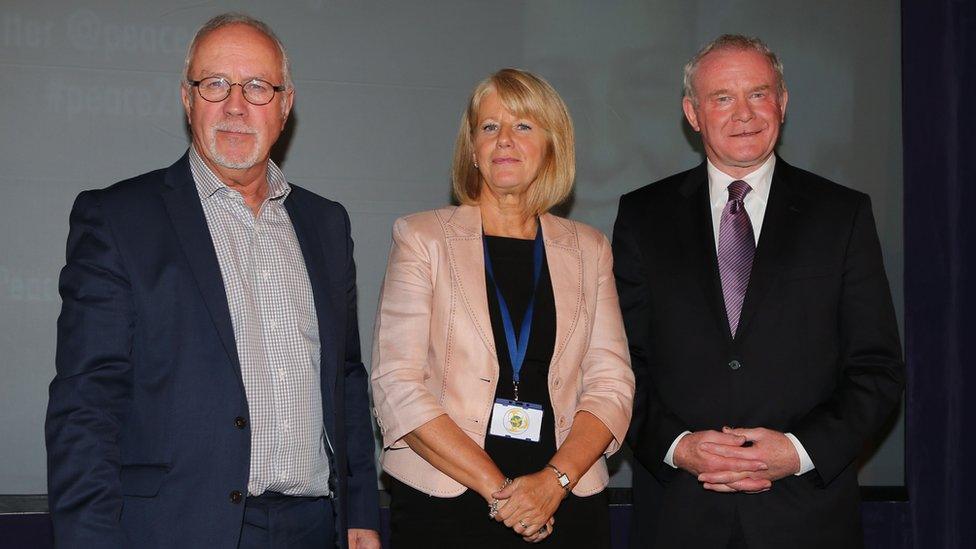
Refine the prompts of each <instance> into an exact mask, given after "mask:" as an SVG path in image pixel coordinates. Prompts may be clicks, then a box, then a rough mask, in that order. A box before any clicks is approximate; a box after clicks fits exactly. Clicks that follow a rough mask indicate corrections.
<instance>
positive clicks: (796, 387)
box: [613, 159, 904, 548]
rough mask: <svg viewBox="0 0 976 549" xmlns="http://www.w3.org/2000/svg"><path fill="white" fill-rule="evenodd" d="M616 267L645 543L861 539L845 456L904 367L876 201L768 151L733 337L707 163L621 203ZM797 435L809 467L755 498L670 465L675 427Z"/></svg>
mask: <svg viewBox="0 0 976 549" xmlns="http://www.w3.org/2000/svg"><path fill="white" fill-rule="evenodd" d="M613 248H614V261H615V268H614V270H615V275H616V277H617V288H618V291H619V293H620V302H621V307H622V309H623V314H624V322H625V325H626V328H627V336H628V340H629V343H630V351H631V358H632V361H633V365H634V371H635V374H636V378H637V395H636V398H635V410H634V419H633V422H632V424H631V430H630V433H629V435H628V440H629V442H630V443H631V446H632V448H633V450H634V454H635V455H636V457H637V459H638V461H639V462H640V463H641V464H642V465H643V466H644V467H646V468H647V469H648V470H649V471H650V472H651V474H652V475H653V478H647V479H646V480H647V481H648V482H646V483H645V485H644V486H639V487H638V489H640V490H643V491H644V492H642V493H640V494H636V493H635V500H637V501H638V502H639V503H644V504H645V505H643V508H641V507H638V508H636V509H635V516H641V517H645V519H646V520H645V523H646V524H648V525H650V526H651V528H650V530H651V532H650V539H648V540H645V543H647V544H648V546H649V545H650V541H651V539H653V540H655V541H656V542H657V544H656V545H655V546H657V547H724V546H725V543H726V542H727V540H728V538H729V535H730V532H731V528H732V524H733V520H734V518H735V517H736V515H737V516H738V520H739V522H740V524H741V525H742V529H743V533H744V534H745V537H746V539H747V541H748V543H749V547H756V548H762V547H786V546H789V547H848V546H858V545H860V544H861V531H860V522H859V509H858V502H859V498H858V484H857V470H856V467H855V464H854V460H855V458H856V457H857V456H858V454H859V453H861V451H862V449H863V448H864V446H865V444H866V443H867V442H868V441H869V440H870V439H871V438H872V436H874V435H876V434H877V433H878V431H879V430H880V429H881V427H882V425H883V424H884V422H885V421H886V419H887V418H888V417H889V414H890V413H891V412H892V410H893V409H894V408H895V405H896V404H897V403H898V401H899V398H900V395H901V392H902V388H903V383H904V381H903V364H902V360H901V345H900V343H899V339H898V328H897V325H896V322H895V316H894V311H893V307H892V303H891V294H890V291H889V289H888V281H887V279H886V277H885V273H884V266H883V264H882V258H881V249H880V245H879V243H878V237H877V232H876V229H875V224H874V219H873V217H872V214H871V206H870V200H869V199H868V197H867V195H864V194H862V193H859V192H856V191H853V190H850V189H847V188H844V187H841V186H839V185H836V184H834V183H831V182H830V181H827V180H825V179H823V178H821V177H818V176H816V175H813V174H811V173H809V172H806V171H803V170H800V169H798V168H794V167H792V166H790V165H788V164H787V163H786V162H784V161H783V160H781V159H777V162H776V168H775V170H774V173H773V181H772V186H771V188H770V195H769V200H768V203H767V206H766V213H765V218H764V221H763V226H762V231H761V233H760V240H759V245H758V247H757V249H756V256H755V260H754V263H753V270H752V276H751V279H750V282H749V288H748V290H747V293H746V297H745V302H744V304H743V309H742V316H741V320H740V323H739V329H738V333H737V335H736V337H735V338H734V339H733V338H732V336H731V334H730V330H729V327H728V321H727V320H726V313H725V305H724V301H723V299H722V289H721V283H720V281H719V276H718V262H717V259H716V252H715V240H714V234H713V232H712V222H711V214H710V206H709V200H708V176H707V173H706V167H705V164H704V163H703V164H702V165H700V166H698V167H697V168H695V169H692V170H689V171H687V172H684V173H680V174H677V175H674V176H672V177H669V178H667V179H664V180H662V181H659V182H657V183H653V184H651V185H648V186H646V187H643V188H641V189H638V190H636V191H634V192H632V193H629V194H627V195H625V196H624V197H623V198H622V199H621V200H620V210H619V212H618V216H617V221H616V225H615V227H614V237H613ZM723 425H731V426H738V427H767V428H770V429H775V430H778V431H783V432H792V433H793V434H795V435H796V436H797V438H798V439H799V440H800V442H801V443H802V444H803V446H804V448H805V449H806V450H807V452H808V453H809V454H810V457H811V459H812V460H813V463H814V465H815V467H816V469H815V470H814V471H811V472H810V473H807V474H806V475H803V476H802V477H796V476H790V477H787V478H784V479H782V480H779V481H777V482H775V483H774V485H773V487H772V489H771V490H770V491H768V492H765V493H761V494H720V493H714V492H710V491H706V490H704V489H703V488H702V487H701V484H700V483H699V482H698V481H697V479H695V477H694V476H692V475H691V474H689V473H687V472H685V471H683V470H676V469H673V468H671V467H670V466H668V465H667V464H665V463H664V461H663V458H664V455H665V453H666V452H667V450H668V447H669V446H670V445H671V443H672V442H673V441H674V439H675V437H677V436H678V435H679V434H680V433H681V432H682V431H684V430H689V431H698V430H703V429H716V430H720V429H721V428H722V426H723Z"/></svg>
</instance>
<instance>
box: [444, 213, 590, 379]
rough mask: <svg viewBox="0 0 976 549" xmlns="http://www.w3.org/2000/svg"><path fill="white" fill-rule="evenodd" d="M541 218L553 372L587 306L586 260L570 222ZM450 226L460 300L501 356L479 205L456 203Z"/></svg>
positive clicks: (487, 344) (449, 239)
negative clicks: (551, 307) (552, 321)
mask: <svg viewBox="0 0 976 549" xmlns="http://www.w3.org/2000/svg"><path fill="white" fill-rule="evenodd" d="M540 222H541V224H542V235H543V237H544V240H545V246H546V261H547V262H548V264H549V277H550V278H551V279H552V290H553V298H554V300H555V303H556V348H555V349H554V351H553V355H552V362H551V363H550V375H551V374H552V373H554V369H555V365H556V364H557V363H558V361H559V358H560V356H561V355H562V353H563V351H564V350H565V349H566V345H567V344H568V343H569V339H570V337H571V336H572V335H573V331H574V330H575V329H576V325H577V323H578V322H579V317H580V311H581V310H582V306H583V262H582V259H581V257H580V249H579V240H578V239H577V235H576V231H575V230H574V228H573V225H572V223H571V222H570V221H568V220H565V219H560V218H558V217H556V216H553V215H550V214H544V215H543V216H542V217H541V218H540ZM446 226H447V229H448V232H447V249H448V254H449V256H450V261H451V274H452V275H453V276H454V280H456V281H457V285H458V291H459V293H460V297H461V302H462V303H463V304H464V309H465V311H467V313H468V315H469V316H470V317H471V320H472V322H473V323H474V325H475V327H476V328H477V329H478V334H479V335H480V336H481V339H482V341H484V343H485V347H487V348H488V350H489V351H490V352H491V354H492V356H493V357H495V358H496V360H497V354H496V350H495V339H494V335H493V332H492V329H491V317H490V316H489V314H488V296H487V291H488V290H487V285H486V283H485V258H484V249H483V248H482V243H481V211H480V210H479V209H478V208H477V207H476V206H464V205H462V206H458V207H457V209H455V210H454V212H453V214H452V215H451V216H450V217H449V218H448V219H447V220H446Z"/></svg>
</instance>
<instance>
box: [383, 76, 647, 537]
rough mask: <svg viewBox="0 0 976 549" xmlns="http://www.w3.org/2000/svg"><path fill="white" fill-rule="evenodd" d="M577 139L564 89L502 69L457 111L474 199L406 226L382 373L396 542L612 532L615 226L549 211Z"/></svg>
mask: <svg viewBox="0 0 976 549" xmlns="http://www.w3.org/2000/svg"><path fill="white" fill-rule="evenodd" d="M573 147H574V141H573V127H572V122H571V121H570V118H569V113H568V111H567V109H566V106H565V104H564V103H563V101H562V99H561V98H560V97H559V95H558V94H557V93H556V91H555V90H554V89H553V88H552V87H551V86H550V85H549V84H548V83H547V82H546V81H545V80H543V79H541V78H539V77H538V76H535V75H533V74H531V73H528V72H525V71H521V70H516V69H503V70H501V71H498V72H497V73H495V74H493V75H491V76H490V77H488V78H487V79H485V80H484V81H482V82H481V83H480V84H478V86H477V87H476V88H475V90H474V92H473V93H472V95H471V98H470V101H469V103H468V108H467V109H466V111H465V112H464V114H463V115H462V118H461V127H460V130H459V132H458V138H457V144H456V146H455V151H454V164H453V181H454V194H455V197H456V198H457V200H458V202H459V203H460V205H459V206H452V207H445V208H442V209H438V210H434V211H429V212H422V213H418V214H413V215H409V216H406V217H403V218H401V219H398V220H397V221H396V223H395V224H394V227H393V246H392V249H391V251H390V258H389V263H388V266H387V272H386V278H385V280H384V282H383V289H382V294H381V296H380V304H379V311H378V313H377V317H376V333H375V337H374V347H373V361H372V376H371V377H372V388H373V398H374V404H375V413H376V417H377V422H378V424H379V426H380V431H381V433H382V435H383V447H384V450H383V457H382V463H383V468H384V469H385V470H386V472H387V473H389V474H390V475H391V476H392V477H393V484H392V487H391V488H392V490H391V492H392V501H391V511H392V530H393V539H392V542H393V546H394V547H395V548H396V549H402V548H404V547H465V548H473V547H493V548H497V547H518V546H522V545H523V544H524V542H526V541H528V542H536V541H541V540H544V539H546V540H547V542H546V544H545V545H546V546H547V547H549V546H551V547H587V548H596V547H609V543H610V535H609V511H608V502H607V498H606V495H605V492H604V488H605V487H606V485H607V482H608V478H609V477H608V473H607V466H606V460H605V456H608V455H610V454H612V453H613V452H615V451H617V449H618V448H619V447H620V444H621V442H622V441H623V439H624V435H625V433H626V431H627V427H628V424H629V422H630V415H631V404H632V400H633V393H634V377H633V373H632V372H631V370H630V359H629V353H628V349H627V341H626V337H625V335H624V328H623V323H622V321H621V316H620V309H619V305H618V303H617V292H616V288H615V286H614V279H613V273H612V259H611V253H610V245H609V243H608V242H607V239H606V238H605V237H604V236H603V235H602V234H601V233H600V232H599V231H597V230H596V229H593V228H592V227H589V226H586V225H583V224H581V223H578V222H575V221H570V220H567V219H562V218H559V217H556V216H554V215H552V214H550V213H548V212H549V210H550V209H552V208H553V207H554V206H556V205H558V204H559V203H561V202H563V201H565V200H566V198H567V197H568V196H569V194H570V192H571V190H572V185H573V179H574V176H575V159H574V157H575V154H574V148H573ZM489 518H491V519H494V520H487V519H489Z"/></svg>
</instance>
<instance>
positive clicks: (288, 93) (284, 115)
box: [281, 88, 295, 129]
mask: <svg viewBox="0 0 976 549" xmlns="http://www.w3.org/2000/svg"><path fill="white" fill-rule="evenodd" d="M283 95H284V97H282V101H283V103H282V104H281V128H282V129H284V128H285V123H286V122H288V115H290V114H291V107H292V105H294V104H295V88H288V89H287V90H285V93H284V94H283Z"/></svg>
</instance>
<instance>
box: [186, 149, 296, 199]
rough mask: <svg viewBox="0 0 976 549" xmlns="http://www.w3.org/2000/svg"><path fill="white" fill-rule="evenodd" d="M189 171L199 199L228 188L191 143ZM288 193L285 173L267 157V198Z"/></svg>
mask: <svg viewBox="0 0 976 549" xmlns="http://www.w3.org/2000/svg"><path fill="white" fill-rule="evenodd" d="M190 173H191V174H192V175H193V182H194V183H195V184H196V186H197V193H198V194H199V195H200V199H201V200H203V199H207V198H210V197H211V196H213V195H214V194H215V193H216V192H217V191H220V190H222V189H227V190H230V187H228V186H227V185H225V184H224V182H223V181H221V180H220V178H219V177H217V175H216V174H215V173H213V170H211V169H210V166H207V163H206V162H204V161H203V158H202V157H201V156H200V153H198V152H197V148H196V146H194V145H192V144H191V145H190ZM289 193H291V185H289V184H288V181H286V180H285V174H284V173H283V172H282V171H281V168H279V167H278V165H277V164H275V163H274V161H273V160H271V159H268V200H278V199H282V198H285V197H286V196H288V194H289Z"/></svg>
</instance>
